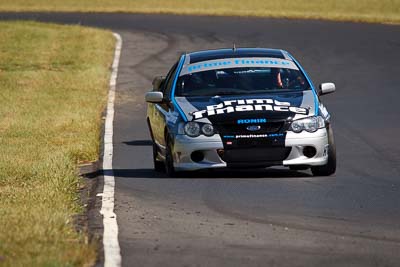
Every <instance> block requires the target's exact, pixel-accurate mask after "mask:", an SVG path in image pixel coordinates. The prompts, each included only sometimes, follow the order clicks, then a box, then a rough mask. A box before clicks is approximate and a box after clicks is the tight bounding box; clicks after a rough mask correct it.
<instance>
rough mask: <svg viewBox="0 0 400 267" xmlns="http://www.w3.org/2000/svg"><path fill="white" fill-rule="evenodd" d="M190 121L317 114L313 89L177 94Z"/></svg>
mask: <svg viewBox="0 0 400 267" xmlns="http://www.w3.org/2000/svg"><path fill="white" fill-rule="evenodd" d="M175 99H176V102H177V104H178V105H179V107H180V109H181V110H182V111H183V113H184V114H185V116H186V118H187V120H188V121H192V120H194V121H199V122H207V123H210V122H211V123H218V122H222V121H232V120H235V121H237V120H254V119H268V120H295V119H300V118H303V117H308V116H312V115H315V109H316V107H315V105H316V104H315V103H316V101H315V100H316V99H315V96H314V93H313V92H312V91H311V90H307V91H300V92H287V93H271V94H257V95H254V94H252V95H230V96H214V97H210V96H206V97H205V96H196V97H176V98H175Z"/></svg>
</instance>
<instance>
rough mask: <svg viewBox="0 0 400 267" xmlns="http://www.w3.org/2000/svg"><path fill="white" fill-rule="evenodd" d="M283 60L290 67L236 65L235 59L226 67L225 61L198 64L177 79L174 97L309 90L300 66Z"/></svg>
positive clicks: (253, 63) (253, 62) (254, 62)
mask: <svg viewBox="0 0 400 267" xmlns="http://www.w3.org/2000/svg"><path fill="white" fill-rule="evenodd" d="M281 61H285V62H284V63H285V64H287V65H285V64H273V65H274V66H269V65H271V64H263V65H266V66H262V67H261V66H257V64H256V62H259V61H251V62H249V64H234V63H235V61H234V60H233V61H228V63H229V62H231V63H229V64H226V65H224V64H223V63H225V62H226V61H225V62H222V63H221V62H218V63H214V62H213V63H212V64H210V65H212V66H209V65H207V64H202V65H199V64H198V66H200V67H198V66H192V68H191V67H190V66H191V65H189V66H188V67H186V68H184V69H183V70H182V72H181V74H180V76H179V78H178V81H177V84H176V90H175V95H176V96H215V95H241V94H263V93H274V92H287V91H293V90H296V91H303V90H309V89H310V85H309V83H308V82H307V80H306V79H305V77H304V75H303V74H302V72H301V71H300V70H299V69H298V68H297V66H296V65H294V63H293V62H291V61H286V60H281ZM243 62H245V61H243ZM247 62H248V61H247ZM286 62H289V63H290V64H291V65H288V64H289V63H286ZM275 63H276V62H275ZM254 65H256V66H254ZM258 65H261V64H258ZM275 65H277V66H275ZM236 66H237V67H236Z"/></svg>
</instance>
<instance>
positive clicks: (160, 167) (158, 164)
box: [153, 142, 165, 172]
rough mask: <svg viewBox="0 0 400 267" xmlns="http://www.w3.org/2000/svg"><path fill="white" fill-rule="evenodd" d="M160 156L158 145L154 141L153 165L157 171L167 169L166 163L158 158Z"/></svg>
mask: <svg viewBox="0 0 400 267" xmlns="http://www.w3.org/2000/svg"><path fill="white" fill-rule="evenodd" d="M157 156H158V148H157V145H156V144H155V143H154V142H153V165H154V170H155V171H156V172H163V171H164V170H165V166H164V163H163V162H162V161H159V160H158V159H157Z"/></svg>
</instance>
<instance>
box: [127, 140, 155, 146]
mask: <svg viewBox="0 0 400 267" xmlns="http://www.w3.org/2000/svg"><path fill="white" fill-rule="evenodd" d="M123 143H124V144H125V145H128V146H152V145H153V142H152V141H151V140H133V141H125V142H123Z"/></svg>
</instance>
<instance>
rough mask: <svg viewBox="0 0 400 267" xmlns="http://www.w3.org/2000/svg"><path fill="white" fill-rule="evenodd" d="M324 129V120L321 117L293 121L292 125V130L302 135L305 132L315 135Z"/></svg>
mask: <svg viewBox="0 0 400 267" xmlns="http://www.w3.org/2000/svg"><path fill="white" fill-rule="evenodd" d="M324 127H325V121H324V119H323V118H322V117H320V116H317V117H309V118H304V119H300V120H295V121H293V122H292V124H291V125H290V130H291V131H293V132H295V133H300V132H301V131H303V130H305V131H307V132H310V133H313V132H316V131H317V130H318V129H321V128H324Z"/></svg>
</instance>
